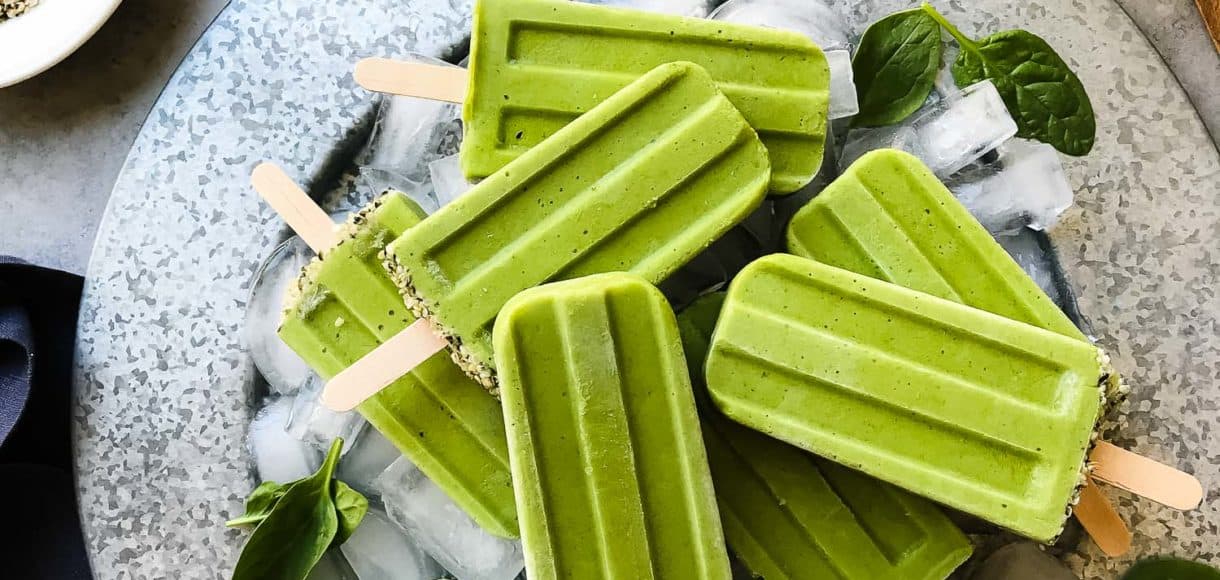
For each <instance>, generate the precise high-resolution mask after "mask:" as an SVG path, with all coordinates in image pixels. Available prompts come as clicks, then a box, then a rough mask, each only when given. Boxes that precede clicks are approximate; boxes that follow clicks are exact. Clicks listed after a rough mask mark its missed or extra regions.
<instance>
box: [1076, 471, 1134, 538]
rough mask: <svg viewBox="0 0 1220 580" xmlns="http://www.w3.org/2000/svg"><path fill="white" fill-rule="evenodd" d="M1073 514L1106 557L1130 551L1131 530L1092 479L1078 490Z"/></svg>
mask: <svg viewBox="0 0 1220 580" xmlns="http://www.w3.org/2000/svg"><path fill="white" fill-rule="evenodd" d="M1073 513H1074V514H1075V515H1076V519H1077V520H1079V521H1080V525H1082V526H1084V531H1086V532H1088V533H1089V536H1090V537H1092V538H1093V542H1094V543H1095V544H1097V547H1098V548H1101V551H1102V552H1103V553H1105V554H1106V555H1107V556H1110V557H1117V556H1121V555H1123V554H1126V553H1127V551H1128V550H1130V549H1131V530H1129V529H1127V524H1126V523H1125V522H1123V519H1122V517H1120V516H1119V515H1118V511H1117V510H1115V509H1114V505H1113V504H1111V503H1110V500H1109V499H1108V498H1106V496H1105V495H1102V493H1101V490H1100V489H1098V488H1097V483H1096V482H1094V481H1093V480H1092V479H1089V482H1088V483H1087V484H1085V486H1084V489H1082V490H1080V502H1079V503H1077V504H1076V509H1075V510H1073Z"/></svg>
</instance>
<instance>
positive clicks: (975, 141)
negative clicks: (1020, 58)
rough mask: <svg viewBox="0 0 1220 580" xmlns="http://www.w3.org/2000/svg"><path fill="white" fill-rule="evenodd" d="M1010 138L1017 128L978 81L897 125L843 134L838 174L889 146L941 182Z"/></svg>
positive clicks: (985, 84) (986, 83) (985, 85)
mask: <svg viewBox="0 0 1220 580" xmlns="http://www.w3.org/2000/svg"><path fill="white" fill-rule="evenodd" d="M1016 133H1017V124H1016V122H1015V121H1013V120H1012V116H1011V115H1009V114H1008V109H1007V108H1006V107H1005V106H1004V101H1003V100H1002V99H1001V98H1000V93H999V92H998V91H996V89H995V85H993V84H991V81H982V82H979V83H975V84H973V85H970V86H969V87H966V88H965V89H962V91H961V92H960V93H956V94H952V95H950V96H948V97H946V98H944V99H942V100H940V101H938V102H936V103H933V104H931V105H927V106H925V107H924V108H923V109H922V110H920V111H919V112H917V113H916V114H915V115H913V116H912V117H910V118H908V119H907V120H905V121H903V122H902V123H901V124H898V125H894V126H890V127H875V128H857V129H853V130H852V131H851V132H850V133H848V134H847V141H846V143H845V144H844V146H843V154H842V156H841V157H840V159H839V169H840V170H843V169H846V168H847V166H849V165H851V163H852V162H853V161H855V160H856V159H858V158H860V156H861V155H864V154H865V153H868V152H869V151H873V150H875V149H882V148H886V147H890V148H895V149H902V150H904V151H906V152H908V153H910V154H912V155H914V156H916V157H918V158H920V159H922V160H923V162H924V163H926V164H927V165H928V167H929V168H931V169H932V171H933V173H935V174H936V175H937V176H938V177H942V178H944V177H948V176H950V175H953V174H954V173H956V172H957V171H958V170H959V169H962V168H963V167H966V166H967V165H969V164H970V163H972V162H974V161H975V160H977V159H979V158H980V157H982V156H983V154H985V153H987V152H988V151H990V150H992V149H995V148H996V147H997V146H999V145H1000V143H1003V142H1004V141H1006V140H1008V139H1009V138H1011V137H1012V136H1013V135H1016Z"/></svg>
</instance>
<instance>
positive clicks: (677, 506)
mask: <svg viewBox="0 0 1220 580" xmlns="http://www.w3.org/2000/svg"><path fill="white" fill-rule="evenodd" d="M495 347H496V362H497V368H499V369H500V378H501V381H502V391H501V393H502V396H503V399H504V417H505V423H506V425H507V429H508V448H509V452H510V457H511V458H512V470H513V481H514V482H515V484H516V491H517V511H518V513H520V514H521V541H522V543H523V544H524V547H525V554H526V571H527V572H528V574H529V577H530V578H531V579H533V580H543V579H558V578H565V579H566V578H572V579H576V578H579V579H581V580H595V579H598V578H606V579H610V578H615V579H619V578H621V579H630V580H636V579H656V580H663V579H669V578H684V579H687V578H689V579H709V578H721V579H725V580H727V579H728V578H729V577H730V574H729V561H728V557H727V553H726V551H725V547H724V539H723V537H722V535H721V531H720V520H719V517H718V515H717V511H716V501H715V497H714V494H713V491H712V479H711V475H710V474H709V473H708V466H707V457H706V455H705V453H704V449H703V442H702V440H701V438H700V434H699V418H698V416H697V415H696V413H695V401H694V397H693V395H692V392H691V384H690V380H689V378H688V375H687V370H686V361H685V359H684V358H683V355H682V345H681V342H680V340H679V336H678V329H677V326H676V324H675V321H674V315H673V311H671V310H670V308H669V304H668V303H667V302H666V301H665V297H664V296H662V295H661V292H660V291H659V290H657V289H656V288H655V287H653V286H652V285H651V284H649V283H648V282H647V281H645V280H644V279H643V278H641V277H639V276H637V275H634V274H626V273H615V274H599V275H595V276H588V277H585V278H579V279H575V280H569V281H566V282H557V283H554V284H547V285H544V286H539V287H537V288H533V289H530V290H526V291H525V292H522V293H521V294H518V295H517V296H516V297H514V298H513V299H512V300H511V301H509V302H508V304H506V305H505V306H504V312H503V313H501V315H500V317H499V319H498V320H497V321H496V326H495Z"/></svg>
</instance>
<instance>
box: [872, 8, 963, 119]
mask: <svg viewBox="0 0 1220 580" xmlns="http://www.w3.org/2000/svg"><path fill="white" fill-rule="evenodd" d="M940 58H941V44H940V25H939V24H937V22H936V19H934V18H932V16H931V15H929V14H928V13H926V12H924V11H923V10H920V9H918V8H915V9H913V10H904V11H902V12H895V13H894V14H891V15H889V16H886V17H885V18H882V19H881V20H878V21H876V22H874V23H873V24H872V25H870V26H869V27H868V29H867V30H865V31H864V36H862V37H861V38H860V47H859V48H858V49H857V50H856V56H855V57H854V58H853V59H852V62H851V68H852V75H853V76H854V77H855V82H856V100H857V101H859V103H860V112H859V113H857V114H856V116H855V118H854V119H853V120H852V123H853V124H854V125H856V126H863V127H876V126H880V125H893V124H895V123H898V122H900V121H902V120H903V119H906V118H907V117H909V116H910V115H911V113H914V112H915V111H916V110H918V109H919V107H920V106H922V105H923V103H924V101H925V100H927V98H928V94H929V93H931V92H932V86H933V83H934V82H935V80H936V70H937V69H938V68H940Z"/></svg>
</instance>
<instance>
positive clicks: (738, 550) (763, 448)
mask: <svg viewBox="0 0 1220 580" xmlns="http://www.w3.org/2000/svg"><path fill="white" fill-rule="evenodd" d="M723 302H724V294H723V293H716V294H710V295H708V296H704V297H703V298H700V299H699V300H698V301H696V302H695V303H693V304H691V305H690V307H688V308H687V309H686V310H684V311H682V313H681V314H679V315H678V328H679V329H680V331H681V333H682V345H683V347H684V348H685V350H686V359H687V362H688V363H689V364H690V368H691V382H692V383H693V384H694V385H695V389H696V393H697V395H696V397H697V398H698V397H699V395H698V393H700V392H701V391H702V390H703V389H704V388H705V387H704V385H703V361H704V359H705V358H706V356H707V349H708V342H709V340H710V339H711V336H712V329H713V327H714V326H715V323H716V318H717V317H718V316H719V314H720V308H721V305H722V304H723ZM700 416H701V419H702V425H703V442H704V445H705V446H706V447H707V454H708V463H709V464H710V465H711V470H712V481H713V483H714V484H715V487H716V502H717V503H718V504H719V506H720V518H721V521H722V523H723V525H724V535H725V539H726V540H727V541H728V544H729V548H730V549H732V550H733V552H734V553H735V554H737V557H738V559H739V560H740V561H741V563H742V564H743V565H745V567H746V568H747V569H748V570H749V571H750V573H751V574H754V575H755V576H760V577H763V578H766V579H768V580H804V579H809V580H814V579H823V578H825V579H841V578H891V579H894V580H942V579H943V578H945V577H946V576H948V575H949V573H950V572H952V571H953V570H954V569H955V568H957V567H958V566H959V565H961V563H962V562H965V561H966V559H967V558H969V557H970V553H971V548H970V542H969V540H967V539H966V536H964V535H963V534H962V532H961V531H960V530H958V529H957V527H956V526H954V525H953V523H952V522H950V521H949V518H948V517H946V516H945V514H943V513H942V512H941V511H940V509H939V508H937V507H936V506H934V505H933V504H932V503H931V502H929V501H927V500H925V499H922V498H919V497H916V496H914V495H911V494H909V493H906V492H904V491H902V490H901V489H898V488H897V487H894V486H892V485H889V484H886V483H882V482H880V481H878V480H876V479H873V478H872V477H869V476H867V475H864V474H862V473H858V472H855V471H852V470H850V469H847V468H844V467H841V466H839V465H836V464H834V463H832V462H829V461H825V460H822V459H818V458H815V457H814V456H812V455H810V454H808V453H806V452H804V451H802V450H800V449H797V448H796V447H793V446H791V445H788V444H787V443H784V442H782V441H780V440H778V439H772V438H770V437H767V436H766V435H762V434H760V433H757V432H755V431H751V430H749V429H746V428H744V427H742V426H740V425H737V424H736V423H733V422H732V421H729V420H727V419H725V418H724V417H723V416H721V415H720V412H719V411H717V410H716V409H714V408H712V407H711V405H710V404H708V405H703V406H702V407H701V408H700Z"/></svg>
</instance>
